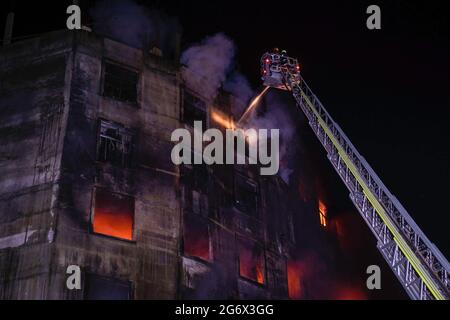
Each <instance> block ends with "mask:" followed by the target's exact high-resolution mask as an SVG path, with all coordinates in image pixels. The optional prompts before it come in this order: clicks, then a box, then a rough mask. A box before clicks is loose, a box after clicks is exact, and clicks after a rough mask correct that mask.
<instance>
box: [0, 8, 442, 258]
mask: <svg viewBox="0 0 450 320" xmlns="http://www.w3.org/2000/svg"><path fill="white" fill-rule="evenodd" d="M2 2H3V3H2V14H1V21H4V17H5V16H6V14H5V12H6V10H3V9H5V7H6V6H7V4H5V3H6V2H7V1H2ZM55 2H56V1H46V2H45V1H40V2H39V3H40V6H39V5H38V4H37V2H34V1H33V2H31V1H16V12H17V26H16V29H15V33H14V36H15V37H20V36H23V35H27V34H33V33H39V32H43V31H49V30H54V29H62V28H64V27H65V19H66V14H65V7H66V3H67V2H68V1H58V2H60V3H59V4H55ZM93 2H94V0H91V1H90V4H92V3H93ZM138 2H139V3H143V4H144V3H145V4H148V5H151V6H153V7H156V8H158V9H160V10H162V11H165V12H166V13H167V14H169V15H171V16H175V17H178V19H179V20H180V23H181V25H182V27H183V35H184V39H183V44H184V46H187V45H188V44H189V43H192V42H196V41H199V40H201V39H202V38H203V37H204V36H206V35H211V34H214V33H216V32H225V33H226V34H227V35H228V36H230V37H231V38H232V39H233V40H234V41H235V42H236V44H237V47H238V50H239V51H238V53H237V59H238V61H237V63H238V67H239V69H240V70H241V71H242V72H243V73H244V74H245V75H246V76H247V77H248V78H249V80H250V81H251V82H252V83H253V85H254V87H257V86H258V85H260V83H259V74H258V73H259V58H260V56H261V54H262V53H263V52H264V51H266V50H268V49H269V48H272V47H274V46H277V47H280V48H285V49H287V50H288V53H289V54H290V55H292V56H296V57H298V58H299V59H300V61H301V65H302V71H303V76H304V78H305V79H306V81H307V82H308V83H309V85H310V86H311V88H312V89H313V91H314V92H315V93H316V95H317V96H318V97H319V98H320V99H321V101H322V103H323V104H324V105H325V107H326V108H327V109H328V111H329V112H330V113H331V115H332V116H333V117H334V118H335V120H336V121H337V122H338V123H339V124H340V126H341V127H342V128H343V130H344V131H345V132H346V134H347V135H348V136H349V138H350V139H351V140H352V142H353V143H354V145H355V146H356V147H357V149H358V150H359V151H360V153H361V154H362V155H363V156H364V157H365V158H366V159H367V161H368V162H369V163H370V164H371V165H372V167H373V168H374V170H375V171H376V172H377V173H378V175H379V176H380V177H381V179H382V180H383V182H384V183H385V184H386V186H387V187H388V188H389V189H390V190H391V192H392V193H394V194H395V195H396V196H397V197H398V198H399V200H400V202H401V203H402V204H403V205H404V206H405V207H406V209H407V210H408V211H409V212H410V214H411V215H412V216H413V218H414V219H415V220H416V222H417V223H418V225H419V226H420V227H421V228H422V229H423V231H424V232H425V234H427V235H428V237H429V238H430V240H432V241H434V242H435V243H436V245H437V246H438V247H439V248H440V249H441V251H443V252H444V254H445V255H446V256H447V257H450V233H449V232H448V228H449V227H448V226H449V225H450V212H448V211H449V210H448V208H447V206H446V205H445V203H446V200H447V197H448V194H447V193H448V191H449V187H448V183H447V181H450V169H449V167H448V163H449V162H450V161H449V160H450V152H449V149H450V143H449V141H448V139H447V137H448V136H449V134H448V133H447V130H448V124H447V122H448V121H449V119H450V96H449V94H448V92H449V90H448V88H447V87H448V85H449V84H450V60H449V58H450V23H449V21H450V18H449V17H448V13H447V12H448V11H447V10H446V7H445V5H444V4H445V3H446V2H447V1H422V2H420V4H414V3H413V2H412V1H396V0H392V1H370V2H367V1H358V2H357V1H345V0H344V1H333V2H332V1H326V2H325V1H312V0H310V1H300V0H297V1H272V2H270V3H269V2H257V1H196V2H193V1H192V2H190V1H189V2H188V1H180V2H177V1H169V0H164V1H138ZM29 3H30V4H31V3H33V4H32V5H31V8H26V7H25V5H27V4H29ZM45 3H48V4H47V5H45ZM83 4H84V5H89V1H84V3H83ZM369 4H378V5H379V6H380V7H381V11H382V30H376V31H370V30H368V29H367V28H366V26H365V21H366V18H367V14H366V13H365V11H366V8H367V6H368V5H369ZM31 14H32V15H33V17H32V18H31V19H30V15H31ZM2 24H3V22H2Z"/></svg>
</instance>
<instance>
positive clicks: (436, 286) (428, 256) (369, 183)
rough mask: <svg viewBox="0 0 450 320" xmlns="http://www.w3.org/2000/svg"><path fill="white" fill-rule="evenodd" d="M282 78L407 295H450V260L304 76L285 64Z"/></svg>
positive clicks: (413, 297)
mask: <svg viewBox="0 0 450 320" xmlns="http://www.w3.org/2000/svg"><path fill="white" fill-rule="evenodd" d="M282 73H283V82H284V84H285V86H286V88H287V89H288V90H290V91H291V92H292V93H293V96H294V98H295V100H296V102H297V104H298V106H300V108H301V109H302V110H303V112H304V114H305V115H306V117H307V118H308V120H309V125H310V126H311V128H312V129H313V131H314V132H315V134H316V136H317V137H318V139H319V140H320V142H321V143H322V145H323V147H324V148H325V150H326V151H327V157H328V159H329V160H330V162H331V163H332V165H333V167H334V168H335V169H336V171H337V173H338V174H339V176H340V177H341V178H342V180H343V182H344V183H345V185H346V186H347V188H348V189H349V191H350V198H351V200H352V201H353V203H354V205H355V206H356V208H357V209H358V211H359V213H360V214H361V216H362V217H363V219H364V220H365V221H366V223H367V224H368V226H369V228H370V229H371V230H372V232H373V234H374V235H375V237H376V238H377V240H378V245H377V247H378V249H379V250H380V252H381V254H382V255H383V257H384V258H385V259H386V261H387V263H388V264H389V266H390V268H391V269H392V271H393V272H394V273H395V275H396V276H397V278H398V280H399V281H400V282H401V284H402V285H403V287H404V288H405V290H406V292H407V293H408V295H409V297H410V298H411V299H420V300H428V299H437V300H444V299H449V298H450V280H449V273H450V264H449V263H448V261H447V260H446V259H445V257H444V256H443V255H442V254H441V252H440V251H439V250H438V249H437V248H436V246H434V244H433V243H432V242H431V241H430V240H428V238H427V237H426V236H425V235H424V234H423V232H422V231H421V230H420V228H419V227H418V226H417V225H416V223H415V222H414V220H413V219H412V218H411V216H410V215H409V214H408V212H407V211H406V210H405V208H403V206H402V205H401V204H400V203H399V201H398V200H397V199H396V198H395V197H394V196H393V195H392V194H391V193H390V192H389V190H388V189H387V188H386V187H385V186H384V184H383V183H382V182H381V180H380V178H379V177H378V176H377V175H376V174H375V172H374V171H373V170H372V168H371V167H370V165H369V164H368V163H367V162H366V160H365V159H364V158H363V157H362V156H361V155H360V154H359V153H358V151H357V150H356V149H355V147H354V146H353V145H352V143H351V142H350V140H349V139H348V138H347V136H346V135H345V134H344V132H343V131H342V130H341V129H340V128H339V126H338V125H337V123H336V122H334V121H333V119H332V118H331V116H330V115H329V114H328V112H327V111H326V110H325V108H324V106H323V105H322V103H320V101H319V99H318V98H317V97H316V96H315V95H314V93H313V92H312V91H311V89H310V88H309V87H308V86H307V84H306V83H305V81H304V80H303V79H302V77H301V76H300V75H299V74H298V73H295V72H292V71H290V70H289V69H284V71H282Z"/></svg>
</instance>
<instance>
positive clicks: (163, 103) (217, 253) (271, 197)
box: [0, 31, 381, 299]
mask: <svg viewBox="0 0 450 320" xmlns="http://www.w3.org/2000/svg"><path fill="white" fill-rule="evenodd" d="M0 57H1V60H0V64H1V69H0V70H1V71H0V92H1V94H0V140H1V144H0V172H1V175H2V178H1V179H0V299H107V298H111V299H180V298H189V299H205V298H210V299H211V298H220V299H250V298H252V299H287V298H293V299H298V298H317V297H323V296H321V295H320V294H318V293H317V292H320V289H317V288H314V287H320V286H323V285H324V284H323V283H322V282H323V280H320V279H319V278H321V277H320V276H319V274H328V273H329V272H330V270H333V269H334V268H335V266H336V263H337V261H341V260H342V258H340V252H341V251H340V250H342V248H340V246H339V244H338V243H337V242H336V239H331V238H330V235H327V234H326V233H325V232H323V230H324V229H328V230H332V233H334V234H338V233H339V230H340V229H339V227H336V225H337V224H336V222H333V221H332V219H333V210H332V208H331V210H328V208H327V207H326V205H325V204H324V203H322V202H320V201H318V200H319V198H320V194H318V192H316V191H314V190H315V189H316V188H315V187H311V185H309V186H308V185H307V184H308V183H309V182H311V181H314V178H313V177H312V178H311V177H310V178H311V179H309V180H308V179H306V178H303V179H300V181H294V183H296V184H298V186H299V187H295V188H289V187H288V185H287V184H286V183H285V182H284V181H283V180H282V179H281V178H280V177H279V176H261V175H260V174H259V168H258V167H257V166H255V165H253V166H250V165H212V166H206V165H183V166H175V165H173V164H172V162H171V161H170V154H171V150H172V148H173V145H174V143H173V142H171V139H170V137H171V133H172V132H173V130H175V129H177V128H186V129H188V130H193V129H192V123H193V121H202V122H203V124H204V127H210V128H211V127H215V128H218V129H220V130H225V129H226V125H224V124H226V123H229V122H232V121H233V116H232V114H233V108H237V107H238V105H239V103H241V102H240V101H238V100H237V99H235V98H234V97H232V96H230V95H229V94H227V93H225V92H221V93H220V94H219V96H218V97H217V98H216V99H215V101H212V102H211V101H207V100H206V99H204V98H203V97H202V93H201V92H194V91H192V90H191V88H189V87H187V86H186V85H185V83H184V81H183V79H182V67H181V66H180V65H179V64H178V63H176V62H174V61H173V60H171V59H165V58H164V57H161V56H160V55H154V54H152V53H149V52H145V51H143V50H140V49H135V48H133V47H130V46H127V45H125V44H122V43H119V42H116V41H113V40H111V39H108V38H103V37H100V36H98V35H96V34H94V33H90V32H85V31H79V32H68V31H62V32H54V33H49V34H45V35H42V36H40V37H37V38H33V39H30V40H26V41H22V42H18V43H15V44H13V45H10V46H8V47H5V48H3V49H1V51H0ZM303 163H307V162H306V161H305V162H303ZM301 170H304V171H305V172H307V174H309V175H311V176H314V173H313V172H314V170H313V169H312V168H308V166H307V165H305V166H304V167H303V168H302V169H301ZM293 189H294V190H293ZM312 189H314V190H312ZM322 201H324V200H323V199H322ZM361 225H362V224H361ZM338 229H339V230H338ZM305 243H309V245H304V244H305ZM311 243H315V244H320V246H318V247H320V248H323V247H326V248H327V249H326V250H325V249H319V252H320V253H318V255H322V254H323V255H324V256H325V255H326V254H325V253H324V252H321V251H326V252H332V254H330V255H328V258H327V259H328V260H327V261H325V262H324V263H322V262H321V263H317V261H315V260H314V258H311V257H310V256H308V255H307V254H305V253H306V252H309V251H311V248H312V244H311ZM322 245H323V246H322ZM378 261H380V260H378ZM308 263H309V264H310V265H309V266H308V267H307V268H306V267H305V265H306V264H308ZM315 263H317V265H320V266H322V267H321V268H319V269H320V270H314V269H315V267H314V264H315ZM341 263H342V261H341ZM380 263H381V262H380ZM71 265H75V266H80V268H81V270H82V288H81V289H80V290H69V289H68V288H67V286H66V280H67V277H68V274H67V273H66V271H67V268H68V266H71ZM311 274H314V275H315V276H311ZM322 278H326V279H328V277H322ZM321 281H322V282H321ZM321 283H322V284H321ZM325 297H327V296H325ZM330 297H335V296H330Z"/></svg>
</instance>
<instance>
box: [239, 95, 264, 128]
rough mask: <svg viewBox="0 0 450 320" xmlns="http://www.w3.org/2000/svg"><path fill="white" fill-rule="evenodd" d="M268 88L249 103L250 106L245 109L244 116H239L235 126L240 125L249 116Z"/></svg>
mask: <svg viewBox="0 0 450 320" xmlns="http://www.w3.org/2000/svg"><path fill="white" fill-rule="evenodd" d="M269 88H270V87H265V88H264V90H263V91H262V92H261V93H260V94H259V95H258V96H257V97H256V98H255V99H253V101H252V102H251V103H250V105H249V106H248V107H247V110H245V112H244V114H243V115H242V116H241V118H240V119H239V121H238V122H237V124H239V123H241V122H242V121H244V120H245V119H247V117H248V116H249V115H250V113H251V112H252V111H253V109H255V107H256V106H257V105H258V103H259V101H260V100H261V98H262V97H263V96H264V95H265V94H266V92H267V90H269Z"/></svg>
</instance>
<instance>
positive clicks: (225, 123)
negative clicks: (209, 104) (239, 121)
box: [211, 111, 235, 129]
mask: <svg viewBox="0 0 450 320" xmlns="http://www.w3.org/2000/svg"><path fill="white" fill-rule="evenodd" d="M211 119H212V120H214V122H216V123H218V124H219V125H221V126H222V127H225V128H227V129H235V125H234V121H233V120H231V119H227V118H226V117H224V116H222V115H220V114H219V113H217V112H214V111H213V112H212V113H211Z"/></svg>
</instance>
